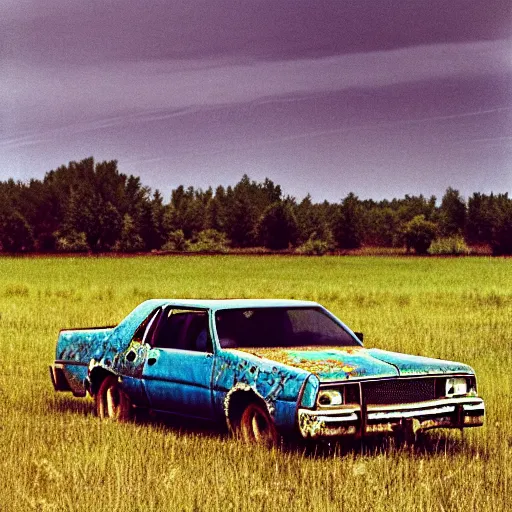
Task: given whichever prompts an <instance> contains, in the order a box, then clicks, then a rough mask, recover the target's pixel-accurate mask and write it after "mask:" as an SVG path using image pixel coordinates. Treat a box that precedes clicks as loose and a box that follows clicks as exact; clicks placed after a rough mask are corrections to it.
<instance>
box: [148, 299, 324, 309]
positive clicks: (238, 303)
mask: <svg viewBox="0 0 512 512" xmlns="http://www.w3.org/2000/svg"><path fill="white" fill-rule="evenodd" d="M146 302H147V303H154V306H155V307H158V306H164V305H165V306H180V307H189V308H206V309H213V310H218V309H241V308H272V307H317V306H319V304H318V303H317V302H312V301H305V300H293V299H152V300H149V301H146ZM148 305H149V304H148Z"/></svg>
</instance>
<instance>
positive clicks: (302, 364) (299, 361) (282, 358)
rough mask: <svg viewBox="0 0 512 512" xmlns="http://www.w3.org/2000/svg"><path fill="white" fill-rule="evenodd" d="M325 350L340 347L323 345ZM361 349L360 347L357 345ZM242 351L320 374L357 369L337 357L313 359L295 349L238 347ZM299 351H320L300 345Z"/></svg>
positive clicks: (351, 372)
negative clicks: (299, 353)
mask: <svg viewBox="0 0 512 512" xmlns="http://www.w3.org/2000/svg"><path fill="white" fill-rule="evenodd" d="M350 348H352V347H350ZM322 349H323V350H338V351H340V348H339V347H332V348H331V347H322ZM357 349H359V347H357ZM237 350H241V351H242V352H247V353H249V354H252V355H255V356H257V357H261V358H265V359H270V360H272V361H275V362H277V363H281V364H284V365H287V366H293V367H294V368H300V369H301V370H306V371H308V372H311V373H313V374H315V375H319V374H322V373H324V374H325V373H336V372H343V373H346V374H349V375H350V374H353V373H354V372H355V371H356V369H357V368H356V366H354V365H351V364H347V363H345V362H343V361H340V360H338V359H335V358H332V357H331V358H326V359H313V358H305V357H301V356H299V355H294V354H293V352H294V350H286V349H279V348H268V349H265V348H258V349H250V348H249V349H237ZM297 351H300V352H304V351H308V352H314V351H318V348H317V347H304V348H303V347H300V348H297ZM342 352H346V353H353V352H352V351H350V352H349V351H348V350H343V351H342Z"/></svg>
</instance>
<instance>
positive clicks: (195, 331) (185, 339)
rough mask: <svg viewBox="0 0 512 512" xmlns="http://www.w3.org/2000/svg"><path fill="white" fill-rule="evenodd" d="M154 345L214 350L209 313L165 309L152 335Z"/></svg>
mask: <svg viewBox="0 0 512 512" xmlns="http://www.w3.org/2000/svg"><path fill="white" fill-rule="evenodd" d="M151 345H152V346H153V347H158V348H174V349H180V350H194V351H198V352H212V351H213V350H212V342H211V337H210V333H209V329H208V313H207V312H206V311H202V310H197V311H195V310H194V311H191V310H180V309H168V310H164V313H163V314H162V316H161V317H160V318H159V319H158V322H157V326H156V327H155V331H154V333H153V336H152V343H151Z"/></svg>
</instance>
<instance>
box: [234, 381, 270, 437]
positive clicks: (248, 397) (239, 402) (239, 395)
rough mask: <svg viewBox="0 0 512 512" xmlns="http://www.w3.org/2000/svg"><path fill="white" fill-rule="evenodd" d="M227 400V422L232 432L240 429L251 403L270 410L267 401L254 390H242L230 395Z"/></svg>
mask: <svg viewBox="0 0 512 512" xmlns="http://www.w3.org/2000/svg"><path fill="white" fill-rule="evenodd" d="M226 398H227V400H226V421H227V424H228V427H229V428H230V429H231V430H236V429H237V428H238V426H239V425H240V420H241V418H242V414H243V412H244V410H245V408H246V407H247V406H248V405H249V404H250V403H257V404H260V405H262V406H263V407H264V408H265V410H268V406H267V403H266V402H265V400H263V398H261V397H260V396H258V395H257V394H256V393H255V392H254V391H253V390H241V389H240V390H237V391H234V392H232V393H229V394H228V396H227V397H226Z"/></svg>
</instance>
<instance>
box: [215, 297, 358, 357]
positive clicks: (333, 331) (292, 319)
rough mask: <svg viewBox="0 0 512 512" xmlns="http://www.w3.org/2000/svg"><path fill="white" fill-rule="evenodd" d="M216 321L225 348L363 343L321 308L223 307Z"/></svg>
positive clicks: (353, 344) (356, 344)
mask: <svg viewBox="0 0 512 512" xmlns="http://www.w3.org/2000/svg"><path fill="white" fill-rule="evenodd" d="M215 322H216V327H217V335H218V337H219V341H220V346H221V347H222V348H245V347H306V346H315V345H320V346H342V347H347V346H360V343H359V342H358V341H357V340H356V339H354V337H353V336H352V335H351V334H349V333H348V332H347V331H346V330H345V329H344V328H343V327H342V326H341V325H340V324H338V323H337V322H336V321H334V320H333V319H332V318H331V317H330V316H328V315H327V314H326V313H325V312H324V311H323V310H322V309H320V308H281V307H279V308H254V309H223V310H219V311H217V313H216V314H215Z"/></svg>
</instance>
